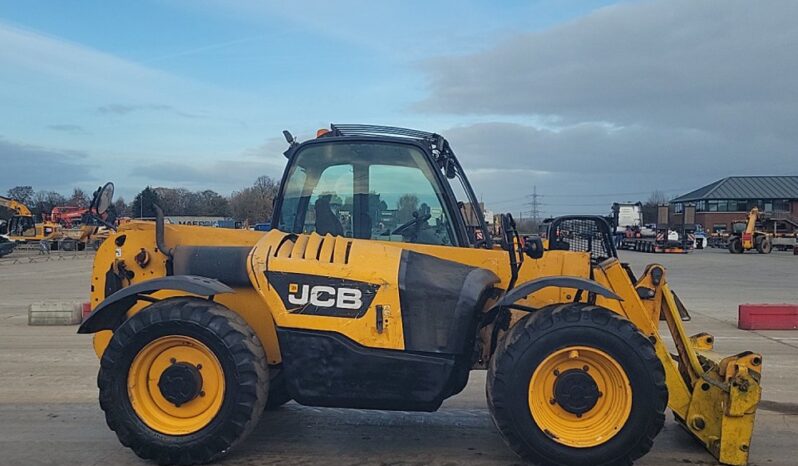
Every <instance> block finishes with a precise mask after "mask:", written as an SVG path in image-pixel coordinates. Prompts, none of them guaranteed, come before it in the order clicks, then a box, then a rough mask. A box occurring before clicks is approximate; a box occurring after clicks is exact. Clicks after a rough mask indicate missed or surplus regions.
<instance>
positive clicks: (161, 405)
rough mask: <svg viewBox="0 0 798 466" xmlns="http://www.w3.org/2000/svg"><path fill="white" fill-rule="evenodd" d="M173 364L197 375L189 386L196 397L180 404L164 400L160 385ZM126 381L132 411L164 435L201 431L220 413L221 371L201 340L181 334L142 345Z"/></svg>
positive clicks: (222, 395)
mask: <svg viewBox="0 0 798 466" xmlns="http://www.w3.org/2000/svg"><path fill="white" fill-rule="evenodd" d="M176 364H177V365H181V366H182V367H187V368H188V369H189V370H190V371H191V373H195V374H197V373H198V374H199V375H200V379H199V380H200V382H199V384H196V387H192V388H195V393H194V395H195V396H194V397H193V398H192V399H190V400H187V401H184V402H179V403H175V402H174V401H172V402H170V401H169V400H167V398H165V396H164V393H163V392H162V389H161V387H160V386H159V382H160V381H161V379H162V376H163V375H164V372H165V371H167V369H169V368H170V367H173V366H175V365H176ZM171 370H172V371H174V369H171ZM127 380H128V382H127V391H128V396H129V398H130V403H131V404H132V406H133V410H134V411H135V412H136V414H137V415H138V417H139V418H140V419H141V420H142V422H144V423H145V424H146V425H147V426H148V427H150V428H151V429H153V430H155V431H158V432H160V433H162V434H166V435H188V434H192V433H194V432H197V431H199V430H201V429H202V428H204V427H205V426H207V425H208V424H209V423H210V422H211V421H212V420H213V418H214V417H215V416H216V414H217V413H218V412H219V409H220V408H221V406H222V401H223V399H224V371H223V370H222V366H221V364H219V360H218V359H217V358H216V355H215V354H213V351H211V350H210V349H209V348H208V347H207V346H205V345H204V344H202V343H201V342H200V341H198V340H196V339H194V338H191V337H187V336H182V335H170V336H165V337H161V338H158V339H156V340H153V341H151V342H150V343H149V344H147V346H145V347H144V348H142V349H141V351H139V353H138V354H137V355H136V357H135V358H134V359H133V362H132V363H131V365H130V370H129V371H128V378H127Z"/></svg>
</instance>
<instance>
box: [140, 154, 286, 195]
mask: <svg viewBox="0 0 798 466" xmlns="http://www.w3.org/2000/svg"><path fill="white" fill-rule="evenodd" d="M279 157H280V158H279V159H277V157H276V156H275V160H274V163H271V161H268V162H264V161H255V160H224V161H218V162H211V163H193V164H190V163H181V162H155V163H147V164H140V165H138V166H136V167H135V168H133V169H132V170H131V171H130V176H133V177H139V178H142V179H145V180H147V183H149V184H157V183H158V182H163V183H172V184H176V185H179V186H182V187H189V188H195V189H215V190H219V191H220V192H223V193H230V192H232V191H236V190H240V189H242V188H244V187H246V186H250V185H251V184H252V183H253V182H254V181H255V179H256V178H257V177H258V176H261V175H268V176H270V177H272V178H275V179H279V178H280V176H281V173H282V168H283V164H282V163H283V162H284V160H285V159H283V157H282V156H279ZM278 162H279V163H278Z"/></svg>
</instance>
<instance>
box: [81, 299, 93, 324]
mask: <svg viewBox="0 0 798 466" xmlns="http://www.w3.org/2000/svg"><path fill="white" fill-rule="evenodd" d="M81 311H83V312H82V314H83V320H86V317H89V314H91V303H90V302H88V301H86V302H85V303H83V304H82V305H81Z"/></svg>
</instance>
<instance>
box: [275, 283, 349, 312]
mask: <svg viewBox="0 0 798 466" xmlns="http://www.w3.org/2000/svg"><path fill="white" fill-rule="evenodd" d="M288 302H289V303H291V304H294V305H296V306H304V305H306V304H310V305H312V306H316V307H337V308H339V309H360V308H361V307H362V306H363V292H362V291H360V290H358V289H357V288H345V287H341V288H334V287H332V286H326V285H315V286H310V285H299V284H297V283H291V284H290V285H289V286H288Z"/></svg>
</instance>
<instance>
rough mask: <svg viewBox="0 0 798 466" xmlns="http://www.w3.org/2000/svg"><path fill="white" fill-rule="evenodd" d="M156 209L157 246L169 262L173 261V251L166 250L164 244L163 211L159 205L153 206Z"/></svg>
mask: <svg viewBox="0 0 798 466" xmlns="http://www.w3.org/2000/svg"><path fill="white" fill-rule="evenodd" d="M152 206H153V207H154V208H155V246H157V247H158V250H159V251H161V253H163V254H164V255H165V256H166V257H167V258H169V260H170V261H171V260H172V251H171V250H170V249H167V248H166V244H164V217H163V209H161V206H159V205H158V204H153V205H152Z"/></svg>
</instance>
